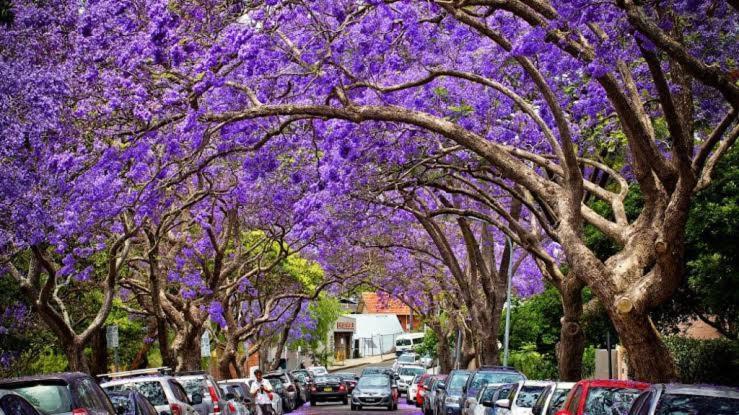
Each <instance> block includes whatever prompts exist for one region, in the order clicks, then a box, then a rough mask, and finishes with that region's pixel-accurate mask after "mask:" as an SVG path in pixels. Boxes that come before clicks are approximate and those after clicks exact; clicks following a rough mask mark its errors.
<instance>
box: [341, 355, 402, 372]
mask: <svg viewBox="0 0 739 415" xmlns="http://www.w3.org/2000/svg"><path fill="white" fill-rule="evenodd" d="M394 359H395V353H388V354H384V355H381V356H369V357H362V358H359V359H346V360H344V361H343V362H341V363H340V364H334V365H333V366H329V367H328V368H327V370H328V371H329V372H340V371H342V370H346V369H351V368H355V367H358V366H364V365H375V364H378V363H382V362H387V361H388V360H394Z"/></svg>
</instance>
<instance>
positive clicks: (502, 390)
mask: <svg viewBox="0 0 739 415" xmlns="http://www.w3.org/2000/svg"><path fill="white" fill-rule="evenodd" d="M515 386H516V384H514V383H508V384H505V385H488V386H486V387H485V388H484V389H482V390H481V392H480V393H479V394H478V402H477V404H475V406H474V410H473V414H474V415H499V414H498V412H499V411H498V409H500V408H496V407H495V402H496V401H498V400H499V399H501V398H505V397H507V396H508V395H509V394H510V393H511V390H513V388H514V387H515ZM500 412H504V411H500Z"/></svg>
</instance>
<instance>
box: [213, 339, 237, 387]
mask: <svg viewBox="0 0 739 415" xmlns="http://www.w3.org/2000/svg"><path fill="white" fill-rule="evenodd" d="M237 349H238V345H237V344H236V342H234V341H229V340H227V341H226V344H225V347H224V349H223V353H221V356H220V357H219V358H218V374H219V376H220V378H221V379H231V378H233V377H237V378H240V377H241V372H242V371H241V369H240V368H239V364H238V362H237V361H236V352H237ZM232 369H233V370H234V371H235V373H232Z"/></svg>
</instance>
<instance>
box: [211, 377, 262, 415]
mask: <svg viewBox="0 0 739 415" xmlns="http://www.w3.org/2000/svg"><path fill="white" fill-rule="evenodd" d="M218 386H220V388H221V391H222V392H223V396H224V397H225V398H226V399H229V397H230V396H229V395H233V398H234V399H233V400H235V401H237V402H239V403H240V404H241V405H243V406H244V407H245V408H246V410H247V412H246V413H247V415H249V414H251V413H252V412H254V408H253V402H252V398H251V394H250V393H249V386H248V385H247V384H246V383H245V382H240V381H238V380H221V381H218ZM237 408H238V407H237Z"/></svg>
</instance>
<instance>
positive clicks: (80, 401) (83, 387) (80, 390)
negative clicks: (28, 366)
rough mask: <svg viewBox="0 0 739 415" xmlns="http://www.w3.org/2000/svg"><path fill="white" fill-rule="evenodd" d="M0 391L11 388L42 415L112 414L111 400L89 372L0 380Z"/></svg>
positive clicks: (113, 414)
mask: <svg viewBox="0 0 739 415" xmlns="http://www.w3.org/2000/svg"><path fill="white" fill-rule="evenodd" d="M0 390H5V391H13V392H15V393H17V394H18V395H21V396H22V397H23V398H25V399H26V400H27V401H28V402H30V403H31V404H33V406H35V407H36V409H38V410H39V411H41V412H43V413H44V414H45V415H56V414H69V413H74V414H88V415H115V409H114V408H113V405H112V404H111V403H110V399H108V396H107V395H105V392H103V390H102V389H100V386H98V384H97V383H95V380H94V379H93V378H92V377H90V375H87V374H84V373H79V372H67V373H55V374H50V375H39V376H26V377H22V378H15V379H2V380H0Z"/></svg>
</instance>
